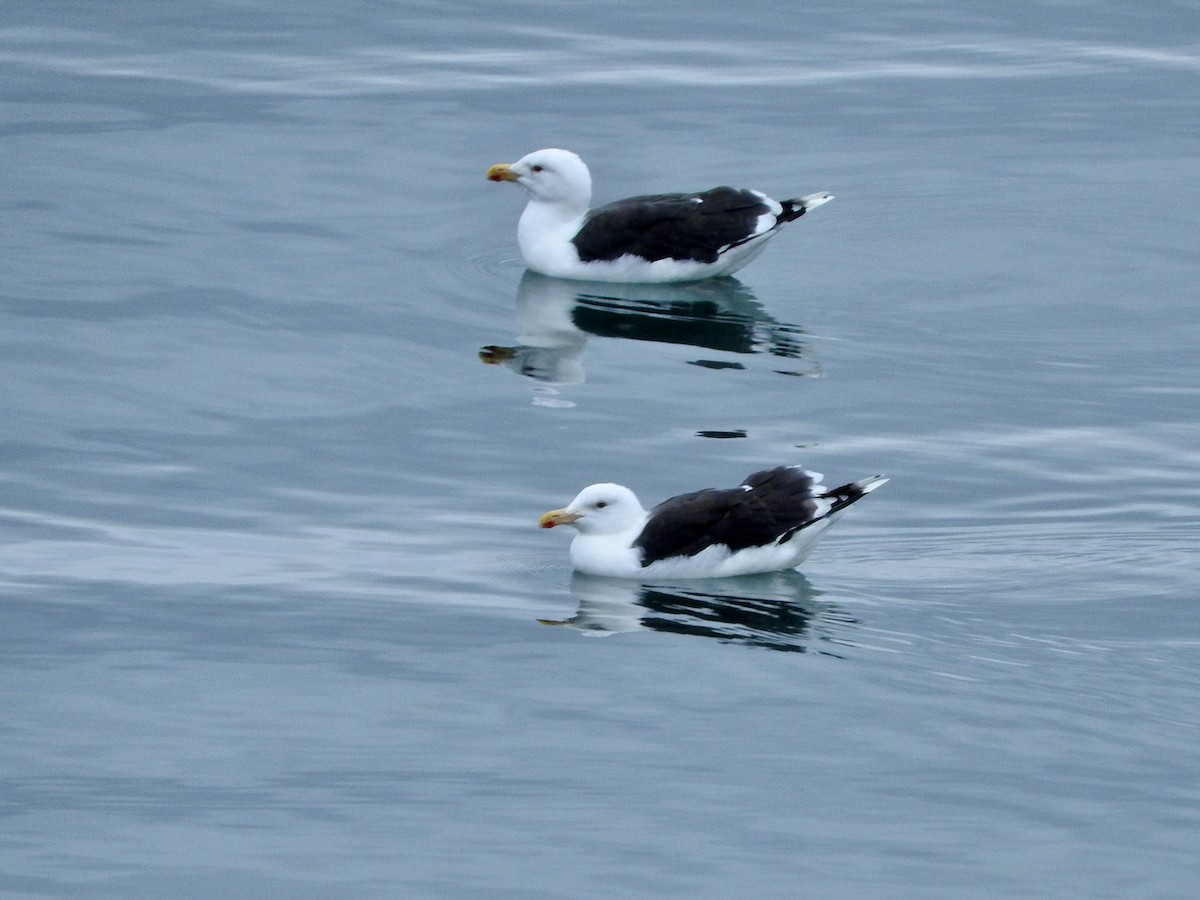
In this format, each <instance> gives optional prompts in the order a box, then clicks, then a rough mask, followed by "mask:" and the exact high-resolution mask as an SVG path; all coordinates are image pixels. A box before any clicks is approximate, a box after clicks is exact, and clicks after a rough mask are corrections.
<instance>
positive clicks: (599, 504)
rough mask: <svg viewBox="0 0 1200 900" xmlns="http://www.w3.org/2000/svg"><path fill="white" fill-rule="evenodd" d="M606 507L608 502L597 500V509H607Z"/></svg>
mask: <svg viewBox="0 0 1200 900" xmlns="http://www.w3.org/2000/svg"><path fill="white" fill-rule="evenodd" d="M606 506H608V501H607V500H597V501H596V509H604V507H606Z"/></svg>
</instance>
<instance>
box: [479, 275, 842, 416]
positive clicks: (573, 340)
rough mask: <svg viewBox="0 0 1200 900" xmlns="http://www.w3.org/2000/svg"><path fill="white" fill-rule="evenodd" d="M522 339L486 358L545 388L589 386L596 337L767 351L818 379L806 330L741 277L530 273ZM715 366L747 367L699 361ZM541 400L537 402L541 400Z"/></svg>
mask: <svg viewBox="0 0 1200 900" xmlns="http://www.w3.org/2000/svg"><path fill="white" fill-rule="evenodd" d="M517 320H518V322H519V323H520V328H521V333H520V335H519V336H518V337H517V344H516V345H515V346H500V345H496V344H489V345H488V346H486V347H483V348H482V349H481V350H480V351H479V358H480V359H481V360H482V361H483V362H485V363H488V364H491V365H503V366H506V367H508V368H509V369H511V370H512V371H514V372H516V373H518V374H519V375H522V376H524V377H526V378H531V379H533V380H535V381H538V382H541V383H542V384H544V385H551V386H553V385H571V384H578V383H579V382H581V381H583V380H584V377H585V376H584V368H583V351H584V347H585V346H586V344H587V339H588V336H589V335H594V336H597V337H614V338H626V339H628V340H635V341H654V342H657V343H665V344H686V345H690V346H693V347H700V348H704V349H708V350H715V351H721V352H724V353H738V354H752V353H767V354H770V355H771V356H773V357H776V358H778V359H783V360H790V361H792V362H789V363H788V369H786V370H777V371H780V372H781V374H786V375H815V374H818V372H819V368H818V367H817V366H816V365H815V364H811V363H810V364H807V365H802V364H801V363H800V360H802V358H803V357H804V354H805V343H804V342H803V340H802V337H803V335H804V331H803V329H801V328H800V327H799V326H798V325H790V324H788V323H786V322H779V321H777V320H776V319H774V318H773V317H772V316H770V315H768V314H767V313H766V311H765V310H764V309H763V307H762V304H761V303H759V302H758V301H757V300H756V299H755V298H754V294H753V293H751V291H750V289H749V288H747V287H746V286H745V285H744V284H742V283H741V282H740V281H738V280H737V279H736V278H714V279H710V280H708V281H698V282H692V283H687V284H610V283H607V282H586V281H565V280H563V279H560V278H550V277H548V276H546V275H539V274H537V273H536V272H526V273H525V274H524V276H522V278H521V283H520V286H519V287H518V289H517ZM695 364H696V365H700V366H706V367H709V368H744V366H743V365H742V364H740V363H737V362H731V361H729V360H723V359H717V360H714V359H699V360H696V361H695ZM535 402H536V401H535Z"/></svg>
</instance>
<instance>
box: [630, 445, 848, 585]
mask: <svg viewBox="0 0 1200 900" xmlns="http://www.w3.org/2000/svg"><path fill="white" fill-rule="evenodd" d="M816 487H817V485H816V481H815V479H814V478H813V476H812V475H811V473H808V472H805V471H803V470H801V469H792V468H788V467H780V468H778V469H771V470H769V471H765V472H756V473H755V474H754V475H751V476H750V477H749V478H747V479H746V481H745V483H744V486H743V487H737V488H730V489H728V490H712V489H710V490H704V491H696V492H694V493H691V494H682V495H680V496H678V497H672V498H671V499H670V500H666V501H664V502H662V503H660V504H659V505H658V506H656V507H654V509H652V510H651V511H650V518H649V519H648V520H647V522H646V527H645V528H644V529H642V533H641V534H640V535H638V537H637V540H635V541H634V543H633V545H634V546H635V547H637V548H639V549H640V550H641V551H642V565H643V566H648V565H650V563H652V562H655V561H657V560H660V559H668V558H670V557H674V556H695V555H696V554H697V553H699V552H701V551H702V550H704V548H705V547H708V546H711V545H713V544H724V545H725V546H726V547H728V548H729V549H730V550H731V551H733V552H736V551H738V550H745V549H746V548H748V547H763V546H766V545H768V544H773V543H775V542H776V541H778V540H781V539H782V540H784V541H786V540H788V539H789V538H790V537H791V535H792V534H794V533H795V532H796V531H798V530H799V529H801V528H803V527H804V526H805V525H810V524H812V523H813V522H815V521H817V520H818V519H819V518H822V517H823V515H824V514H825V512H826V510H827V509H828V504H827V503H822V502H819V501H818V500H816V499H814V488H816ZM747 488H749V490H747Z"/></svg>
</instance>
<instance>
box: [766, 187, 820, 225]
mask: <svg viewBox="0 0 1200 900" xmlns="http://www.w3.org/2000/svg"><path fill="white" fill-rule="evenodd" d="M832 199H833V194H831V193H829V192H828V191H818V192H817V193H815V194H805V195H804V196H803V197H796V198H795V199H793V200H780V201H779V205H780V206H782V207H783V212H782V213H780V214H779V221H780V222H790V221H792V220H793V219H798V218H800V217H801V216H802V215H804V214H805V213H806V212H808V211H809V210H810V209H816V208H817V207H818V206H823V205H824V204H826V203H828V202H829V201H830V200H832Z"/></svg>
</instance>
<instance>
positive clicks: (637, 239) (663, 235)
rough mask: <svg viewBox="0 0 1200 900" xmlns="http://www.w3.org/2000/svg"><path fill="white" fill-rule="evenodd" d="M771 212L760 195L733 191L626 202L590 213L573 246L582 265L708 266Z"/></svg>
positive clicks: (724, 190)
mask: <svg viewBox="0 0 1200 900" xmlns="http://www.w3.org/2000/svg"><path fill="white" fill-rule="evenodd" d="M770 212H771V209H770V208H769V207H768V206H767V204H766V203H764V202H763V199H762V197H760V196H759V195H758V194H756V193H754V192H753V191H746V190H739V189H737V188H731V187H718V188H713V189H712V190H711V191H704V192H703V193H699V194H655V195H652V196H646V197H630V198H629V199H628V200H618V201H617V202H616V203H609V204H608V205H606V206H601V207H598V208H597V209H594V210H592V211H591V212H590V213H589V214H588V217H587V221H585V222H584V224H583V227H582V228H580V229H579V233H578V234H576V235H575V237H574V238H572V239H571V243H573V244H574V245H575V249H576V250H577V251H578V253H579V258H580V260H581V261H583V262H594V261H597V260H614V259H618V258H620V257H622V256H625V255H627V254H629V255H633V256H638V257H641V258H642V259H645V260H648V261H650V262H653V261H654V260H658V259H679V260H693V261H695V262H703V263H711V262H716V260H717V257H718V256H720V254H721V251H722V250H723V249H725V248H727V247H729V246H731V245H735V244H739V243H742V242H743V241H745V240H746V239H747V238H749V237H751V236H753V234H754V232H755V229H756V227H757V225H758V220H759V218H760V217H761V216H762V215H764V214H768V213H770ZM793 217H794V216H793Z"/></svg>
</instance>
